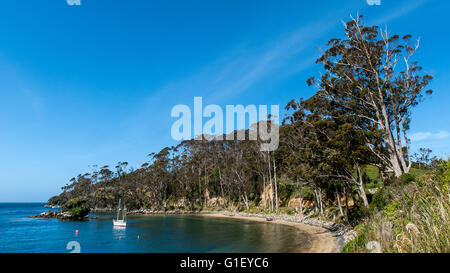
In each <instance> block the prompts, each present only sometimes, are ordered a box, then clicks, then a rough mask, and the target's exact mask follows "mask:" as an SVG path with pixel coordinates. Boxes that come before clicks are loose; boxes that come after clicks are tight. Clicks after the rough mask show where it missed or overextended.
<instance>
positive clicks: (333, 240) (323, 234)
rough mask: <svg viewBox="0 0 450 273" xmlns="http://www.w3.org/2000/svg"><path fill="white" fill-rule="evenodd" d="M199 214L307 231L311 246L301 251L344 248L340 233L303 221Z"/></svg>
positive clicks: (300, 249)
mask: <svg viewBox="0 0 450 273" xmlns="http://www.w3.org/2000/svg"><path fill="white" fill-rule="evenodd" d="M197 215H198V216H204V217H214V218H226V219H238V220H248V221H254V222H264V223H270V224H278V225H286V226H291V227H295V228H297V229H299V230H301V231H302V232H305V233H307V234H308V235H309V236H310V238H311V246H310V247H309V248H307V249H303V248H299V250H298V251H295V252H301V253H340V252H341V249H342V245H343V242H342V238H339V236H338V235H336V234H333V233H332V232H331V231H329V230H326V229H325V228H322V227H317V226H312V225H308V224H303V223H296V222H290V221H286V220H278V219H274V220H271V221H268V220H267V219H264V218H262V217H254V216H242V215H233V216H231V215H226V214H221V213H204V214H197Z"/></svg>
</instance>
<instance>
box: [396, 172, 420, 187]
mask: <svg viewBox="0 0 450 273" xmlns="http://www.w3.org/2000/svg"><path fill="white" fill-rule="evenodd" d="M415 180H416V176H415V175H414V174H411V173H404V174H403V175H402V176H400V177H399V178H398V179H397V182H398V183H400V184H403V185H408V184H410V183H412V182H414V181H415Z"/></svg>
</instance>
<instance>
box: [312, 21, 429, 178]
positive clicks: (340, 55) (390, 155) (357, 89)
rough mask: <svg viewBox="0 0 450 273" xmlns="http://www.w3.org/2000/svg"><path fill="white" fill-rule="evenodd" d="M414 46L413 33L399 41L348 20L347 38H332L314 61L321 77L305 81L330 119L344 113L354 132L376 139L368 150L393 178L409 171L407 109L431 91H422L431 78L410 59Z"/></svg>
mask: <svg viewBox="0 0 450 273" xmlns="http://www.w3.org/2000/svg"><path fill="white" fill-rule="evenodd" d="M418 48H419V40H417V42H416V43H413V42H412V41H411V35H406V36H404V37H403V38H402V39H400V38H399V36H398V35H389V34H388V32H387V30H384V31H380V30H379V28H378V27H377V26H370V27H368V26H364V24H363V22H362V17H361V16H359V17H358V18H356V19H355V18H352V20H350V21H349V22H347V23H346V27H345V37H344V38H342V39H340V38H334V39H331V40H330V41H329V42H328V49H327V50H326V51H325V52H324V54H323V55H322V56H321V57H320V58H319V59H318V60H317V63H320V64H322V65H323V67H324V74H323V75H322V76H321V77H320V79H315V78H310V79H309V80H308V84H310V85H315V86H316V87H317V88H318V92H317V93H316V95H315V97H317V98H319V99H321V100H322V101H323V103H324V107H323V108H324V110H325V109H326V110H327V114H328V115H329V116H334V115H335V114H336V111H342V112H345V113H346V115H348V116H349V117H351V118H352V124H353V125H354V126H355V127H356V128H358V129H360V130H365V131H367V132H370V133H371V134H372V135H377V136H378V137H377V138H367V139H366V142H367V147H368V148H369V149H370V151H371V153H373V154H374V155H375V156H376V157H377V158H378V159H379V161H380V163H379V165H378V166H379V167H380V168H382V169H383V171H386V172H393V173H394V175H395V176H396V177H399V176H401V175H402V174H403V173H408V172H409V171H410V169H411V164H412V161H411V156H410V147H409V139H408V137H407V132H408V130H409V129H410V121H411V111H412V109H413V108H414V107H415V106H416V105H417V104H418V103H420V102H421V101H422V99H423V97H424V94H431V92H432V91H431V90H426V87H427V85H428V83H429V82H430V80H431V79H432V77H431V76H430V75H427V74H424V73H422V67H421V66H419V65H418V63H417V62H415V61H413V60H412V57H413V55H414V53H415V52H416V51H417V49H418ZM325 105H326V106H325ZM368 135H369V134H367V135H365V137H367V136H368ZM404 154H406V158H405V157H404Z"/></svg>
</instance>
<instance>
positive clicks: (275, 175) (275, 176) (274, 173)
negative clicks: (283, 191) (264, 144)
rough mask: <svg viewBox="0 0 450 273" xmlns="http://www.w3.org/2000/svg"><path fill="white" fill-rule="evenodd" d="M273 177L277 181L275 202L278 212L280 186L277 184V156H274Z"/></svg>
mask: <svg viewBox="0 0 450 273" xmlns="http://www.w3.org/2000/svg"><path fill="white" fill-rule="evenodd" d="M273 179H274V182H275V202H276V203H275V204H276V212H278V205H279V204H278V186H277V167H276V165H275V156H274V157H273Z"/></svg>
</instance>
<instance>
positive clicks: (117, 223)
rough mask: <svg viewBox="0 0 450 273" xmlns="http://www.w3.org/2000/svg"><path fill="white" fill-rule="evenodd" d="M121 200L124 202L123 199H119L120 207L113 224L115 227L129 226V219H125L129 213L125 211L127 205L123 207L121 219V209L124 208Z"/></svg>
mask: <svg viewBox="0 0 450 273" xmlns="http://www.w3.org/2000/svg"><path fill="white" fill-rule="evenodd" d="M121 202H122V199H120V200H119V209H118V210H117V219H113V226H115V227H126V226H127V221H126V219H125V218H126V215H127V213H126V211H125V210H126V209H125V207H124V209H123V216H122V219H120V211H121V210H122V209H121Z"/></svg>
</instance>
